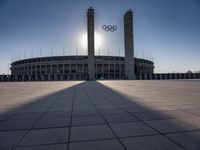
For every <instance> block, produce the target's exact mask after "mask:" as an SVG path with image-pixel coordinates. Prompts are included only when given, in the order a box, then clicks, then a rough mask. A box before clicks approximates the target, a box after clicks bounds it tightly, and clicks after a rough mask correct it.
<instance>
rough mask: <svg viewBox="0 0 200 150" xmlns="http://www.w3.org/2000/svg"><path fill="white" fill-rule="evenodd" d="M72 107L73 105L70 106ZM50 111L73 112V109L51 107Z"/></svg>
mask: <svg viewBox="0 0 200 150" xmlns="http://www.w3.org/2000/svg"><path fill="white" fill-rule="evenodd" d="M70 106H71V105H70ZM48 111H56V112H58V111H71V107H66V106H65V107H51V108H49V110H48Z"/></svg>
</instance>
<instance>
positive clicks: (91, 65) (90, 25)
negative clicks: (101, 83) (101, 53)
mask: <svg viewBox="0 0 200 150" xmlns="http://www.w3.org/2000/svg"><path fill="white" fill-rule="evenodd" d="M87 38H88V74H89V80H95V62H94V61H95V57H94V48H95V46H94V9H93V8H92V7H90V8H89V9H88V11H87Z"/></svg>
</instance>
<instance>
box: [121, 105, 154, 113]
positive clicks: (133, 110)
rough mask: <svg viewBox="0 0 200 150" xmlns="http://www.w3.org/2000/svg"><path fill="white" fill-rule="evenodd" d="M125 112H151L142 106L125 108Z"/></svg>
mask: <svg viewBox="0 0 200 150" xmlns="http://www.w3.org/2000/svg"><path fill="white" fill-rule="evenodd" d="M123 109H124V110H126V111H128V112H131V113H132V112H134V113H135V112H148V111H151V110H149V109H148V108H145V107H141V106H135V107H124V108H123Z"/></svg>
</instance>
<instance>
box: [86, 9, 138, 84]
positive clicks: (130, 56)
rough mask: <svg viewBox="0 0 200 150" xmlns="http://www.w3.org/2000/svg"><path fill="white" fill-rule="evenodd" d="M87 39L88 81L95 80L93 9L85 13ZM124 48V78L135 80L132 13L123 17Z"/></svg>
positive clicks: (127, 13)
mask: <svg viewBox="0 0 200 150" xmlns="http://www.w3.org/2000/svg"><path fill="white" fill-rule="evenodd" d="M87 36H88V37H87V38H88V74H89V80H95V55H94V52H95V45H94V43H95V42H94V9H93V8H92V7H90V8H89V9H88V11H87ZM124 46H125V59H124V60H125V62H124V64H125V77H126V79H128V80H133V79H135V71H134V44H133V12H132V11H131V10H129V11H127V12H126V13H125V15H124Z"/></svg>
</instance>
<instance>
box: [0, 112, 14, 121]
mask: <svg viewBox="0 0 200 150" xmlns="http://www.w3.org/2000/svg"><path fill="white" fill-rule="evenodd" d="M14 115H15V114H13V113H5V114H0V121H5V120H7V119H9V118H11V117H12V116H14Z"/></svg>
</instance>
